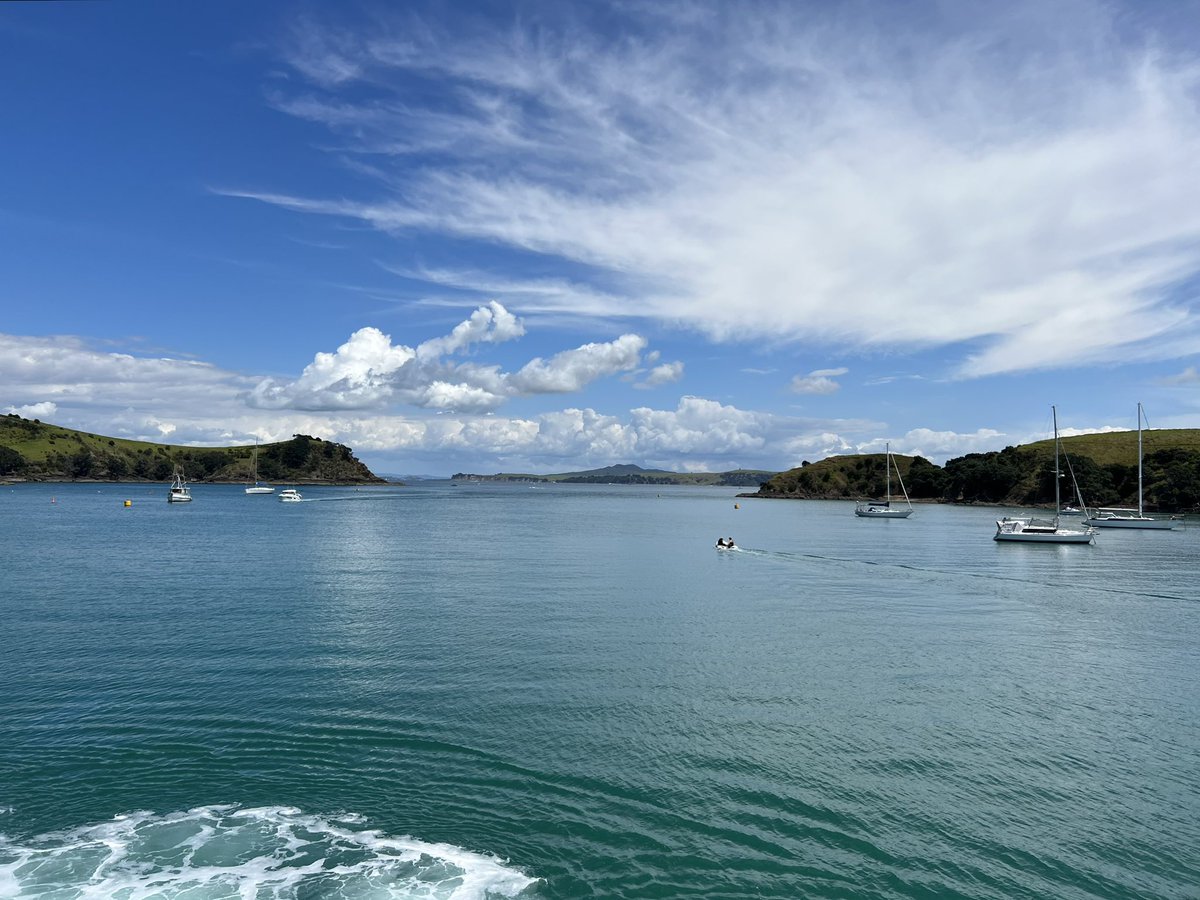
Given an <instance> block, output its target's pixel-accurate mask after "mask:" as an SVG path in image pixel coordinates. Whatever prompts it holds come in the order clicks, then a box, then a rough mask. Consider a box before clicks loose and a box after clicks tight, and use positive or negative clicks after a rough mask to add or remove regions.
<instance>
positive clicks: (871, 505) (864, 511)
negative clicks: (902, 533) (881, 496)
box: [854, 443, 913, 519]
mask: <svg viewBox="0 0 1200 900" xmlns="http://www.w3.org/2000/svg"><path fill="white" fill-rule="evenodd" d="M884 447H885V451H884V469H885V470H886V471H887V499H886V500H884V501H882V502H880V501H878V500H859V501H858V503H856V504H855V505H854V514H855V515H856V516H861V517H862V518H864V519H907V518H908V517H909V516H911V515H912V514H913V508H912V501H911V500H909V499H908V491H907V490H905V489H904V479H903V478H901V477H900V467H899V466H898V465H896V461H895V460H894V459H892V445H891V444H890V443H888V444H885V445H884ZM893 466H895V468H896V480H897V481H899V482H900V490H901V491H903V492H904V502H905V503H907V504H908V509H892V467H893Z"/></svg>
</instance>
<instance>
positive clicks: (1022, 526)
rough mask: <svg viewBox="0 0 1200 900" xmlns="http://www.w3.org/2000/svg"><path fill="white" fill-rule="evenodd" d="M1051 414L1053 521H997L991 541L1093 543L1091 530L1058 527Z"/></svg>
mask: <svg viewBox="0 0 1200 900" xmlns="http://www.w3.org/2000/svg"><path fill="white" fill-rule="evenodd" d="M1050 410H1051V412H1052V413H1053V415H1054V518H1053V519H1036V518H1033V517H1029V518H1024V517H1009V516H1005V517H1004V518H1003V519H997V520H996V533H995V534H994V535H992V540H994V541H1001V542H1013V543H1026V544H1090V543H1092V542H1093V541H1094V540H1095V536H1096V529H1094V528H1087V527H1084V528H1064V527H1063V526H1062V525H1060V524H1059V517H1060V516H1061V515H1062V499H1061V498H1060V496H1059V494H1060V490H1059V480H1060V479H1061V477H1062V473H1061V472H1060V471H1059V464H1058V457H1059V446H1058V410H1057V409H1055V408H1054V407H1053V406H1052V407H1050Z"/></svg>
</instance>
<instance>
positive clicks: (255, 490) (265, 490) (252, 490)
mask: <svg viewBox="0 0 1200 900" xmlns="http://www.w3.org/2000/svg"><path fill="white" fill-rule="evenodd" d="M246 493H247V494H273V493H275V488H273V487H248V488H246Z"/></svg>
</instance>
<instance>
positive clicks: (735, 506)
mask: <svg viewBox="0 0 1200 900" xmlns="http://www.w3.org/2000/svg"><path fill="white" fill-rule="evenodd" d="M733 508H734V509H741V507H740V506H738V505H737V504H736V503H735V504H733Z"/></svg>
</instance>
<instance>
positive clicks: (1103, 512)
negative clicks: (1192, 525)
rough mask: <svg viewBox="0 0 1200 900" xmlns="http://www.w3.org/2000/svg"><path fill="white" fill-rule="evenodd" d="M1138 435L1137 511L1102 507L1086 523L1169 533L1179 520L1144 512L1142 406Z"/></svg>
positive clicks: (1138, 411) (1139, 407)
mask: <svg viewBox="0 0 1200 900" xmlns="http://www.w3.org/2000/svg"><path fill="white" fill-rule="evenodd" d="M1137 416H1138V421H1137V433H1138V505H1137V509H1124V508H1122V507H1116V506H1102V507H1100V508H1099V509H1098V510H1096V514H1095V515H1094V516H1091V517H1089V518H1087V519H1085V520H1084V521H1085V522H1086V523H1087V524H1088V525H1095V526H1096V527H1098V528H1148V529H1151V530H1154V531H1169V530H1170V529H1172V528H1174V527H1175V525H1176V523H1177V521H1178V520H1177V519H1153V518H1151V517H1150V516H1147V515H1146V514H1145V513H1143V512H1142V420H1143V419H1144V418H1145V415H1144V414H1143V412H1142V404H1140V403H1139V404H1138V408H1137Z"/></svg>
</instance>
